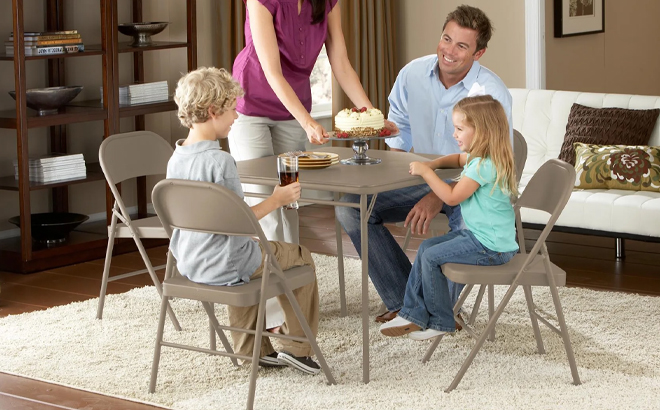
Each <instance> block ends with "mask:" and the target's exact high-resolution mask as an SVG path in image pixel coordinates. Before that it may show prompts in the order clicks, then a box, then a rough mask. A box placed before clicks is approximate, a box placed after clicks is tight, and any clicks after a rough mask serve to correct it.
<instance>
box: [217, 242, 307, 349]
mask: <svg viewBox="0 0 660 410" xmlns="http://www.w3.org/2000/svg"><path fill="white" fill-rule="evenodd" d="M268 245H269V246H270V248H271V250H272V251H273V254H274V255H275V259H277V262H278V263H279V264H280V267H281V268H282V270H287V269H290V268H293V267H295V266H303V265H308V266H311V267H312V268H313V269H314V272H316V267H315V266H314V260H313V259H312V254H311V253H310V252H309V250H307V248H305V247H304V246H300V245H296V244H292V243H287V242H277V241H268ZM259 246H261V247H262V252H261V253H262V255H265V252H264V251H263V246H264V244H261V243H260V244H259ZM263 269H264V261H263V258H262V261H261V266H259V268H257V270H256V271H255V272H254V273H253V274H252V276H251V278H253V279H254V278H259V277H261V275H262V274H263ZM315 274H316V273H315ZM271 275H272V274H271ZM293 294H294V296H295V297H296V300H297V301H298V304H299V305H300V309H301V310H302V313H303V315H304V316H305V318H306V319H307V323H308V324H309V327H310V328H311V329H312V333H313V334H314V336H316V334H317V331H318V327H319V288H318V284H317V283H316V280H314V282H312V283H309V284H307V285H305V286H303V287H300V288H298V289H294V290H293ZM277 299H278V301H279V302H280V305H281V306H282V310H284V318H285V322H284V325H282V332H283V333H284V334H288V335H292V336H301V337H305V333H304V332H303V330H302V327H301V326H300V322H299V321H298V319H297V318H296V314H295V313H294V311H293V308H292V307H291V303H289V299H288V298H287V297H286V295H285V294H282V295H279V296H278V297H277ZM227 308H228V313H229V324H230V325H231V326H234V327H242V328H245V329H256V326H257V311H258V309H259V305H254V306H247V307H236V306H228V307H227ZM260 326H264V324H263V323H262V324H260ZM264 335H265V337H262V339H261V352H260V356H261V357H263V356H265V355H268V354H271V353H273V352H275V349H274V348H273V345H271V343H270V339H269V338H268V332H266V331H264ZM231 337H232V339H233V341H234V351H235V352H236V353H237V354H241V355H246V356H252V348H253V346H254V345H253V343H254V335H251V334H248V333H243V332H234V331H232V332H231ZM280 343H281V344H282V348H283V350H286V351H287V352H289V353H291V354H293V355H294V356H312V348H311V346H310V345H309V343H306V342H298V341H295V340H287V339H280Z"/></svg>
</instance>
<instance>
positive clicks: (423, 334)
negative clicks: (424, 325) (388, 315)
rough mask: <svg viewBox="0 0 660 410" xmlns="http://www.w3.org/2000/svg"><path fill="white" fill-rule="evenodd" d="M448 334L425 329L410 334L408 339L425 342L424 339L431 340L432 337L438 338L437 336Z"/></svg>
mask: <svg viewBox="0 0 660 410" xmlns="http://www.w3.org/2000/svg"><path fill="white" fill-rule="evenodd" d="M446 334H448V332H443V331H441V330H435V329H426V330H418V331H416V332H411V333H410V334H409V335H408V337H409V338H411V339H412V340H426V339H431V338H433V337H438V336H444V335H446Z"/></svg>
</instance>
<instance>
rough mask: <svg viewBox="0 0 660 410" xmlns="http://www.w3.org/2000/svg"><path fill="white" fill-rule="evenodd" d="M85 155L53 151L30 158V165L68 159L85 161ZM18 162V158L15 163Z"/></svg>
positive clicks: (59, 161)
mask: <svg viewBox="0 0 660 410" xmlns="http://www.w3.org/2000/svg"><path fill="white" fill-rule="evenodd" d="M84 160H85V157H84V156H83V154H81V153H80V154H64V153H61V152H53V153H51V154H45V155H40V156H36V157H30V158H28V162H29V164H30V165H32V164H34V165H40V164H47V163H62V162H66V161H84ZM16 164H18V160H17V159H15V160H14V165H16Z"/></svg>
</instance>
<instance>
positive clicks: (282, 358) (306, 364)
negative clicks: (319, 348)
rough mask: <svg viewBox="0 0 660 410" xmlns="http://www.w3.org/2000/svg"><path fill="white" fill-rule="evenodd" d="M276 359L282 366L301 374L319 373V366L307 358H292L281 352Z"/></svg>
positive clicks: (287, 353) (290, 355)
mask: <svg viewBox="0 0 660 410" xmlns="http://www.w3.org/2000/svg"><path fill="white" fill-rule="evenodd" d="M277 359H278V360H279V362H280V363H281V365H282V366H289V367H292V368H294V369H296V370H300V371H301V372H303V373H307V374H319V373H320V372H321V366H319V365H318V363H316V362H315V361H314V360H313V359H312V358H311V357H309V356H294V355H292V354H291V353H289V352H286V351H284V350H283V351H281V352H280V353H279V354H278V355H277Z"/></svg>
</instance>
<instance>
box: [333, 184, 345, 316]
mask: <svg viewBox="0 0 660 410" xmlns="http://www.w3.org/2000/svg"><path fill="white" fill-rule="evenodd" d="M338 200H339V194H335V201H338ZM335 234H336V238H337V273H338V274H339V315H340V316H342V317H343V316H346V315H347V314H348V312H347V310H346V285H345V282H344V245H343V242H342V239H341V224H340V223H339V219H337V217H336V216H335Z"/></svg>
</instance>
